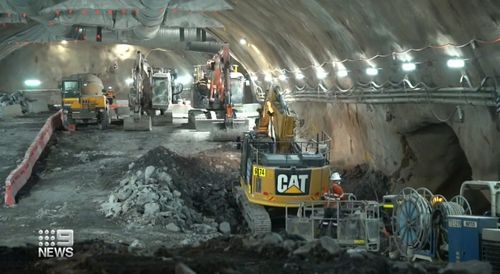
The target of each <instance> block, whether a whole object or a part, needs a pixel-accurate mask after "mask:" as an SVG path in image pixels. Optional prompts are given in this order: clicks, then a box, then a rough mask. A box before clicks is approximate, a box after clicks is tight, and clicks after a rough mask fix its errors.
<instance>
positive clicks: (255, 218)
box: [233, 186, 271, 234]
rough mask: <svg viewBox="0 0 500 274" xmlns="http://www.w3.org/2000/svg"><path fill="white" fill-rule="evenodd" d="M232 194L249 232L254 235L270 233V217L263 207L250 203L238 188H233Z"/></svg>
mask: <svg viewBox="0 0 500 274" xmlns="http://www.w3.org/2000/svg"><path fill="white" fill-rule="evenodd" d="M233 193H234V194H235V198H236V201H237V202H238V205H239V206H240V208H241V211H242V213H243V217H244V218H245V220H246V222H247V223H248V226H249V228H250V230H251V231H252V232H253V233H256V234H262V233H268V232H271V217H270V216H269V213H268V212H267V210H266V209H265V208H264V206H261V205H256V204H252V203H250V201H248V199H247V196H246V195H245V192H244V191H243V189H242V188H241V187H240V186H235V187H234V189H233Z"/></svg>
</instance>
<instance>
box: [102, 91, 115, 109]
mask: <svg viewBox="0 0 500 274" xmlns="http://www.w3.org/2000/svg"><path fill="white" fill-rule="evenodd" d="M104 95H105V96H106V100H107V101H108V104H109V105H110V106H111V105H112V104H113V99H115V98H116V95H115V92H114V91H113V88H112V87H108V90H106V91H105V92H104Z"/></svg>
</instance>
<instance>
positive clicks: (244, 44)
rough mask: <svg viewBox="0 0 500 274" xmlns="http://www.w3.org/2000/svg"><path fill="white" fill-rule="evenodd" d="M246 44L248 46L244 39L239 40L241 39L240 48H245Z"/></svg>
mask: <svg viewBox="0 0 500 274" xmlns="http://www.w3.org/2000/svg"><path fill="white" fill-rule="evenodd" d="M247 44H248V41H247V39H245V38H241V39H240V45H242V46H246V45H247Z"/></svg>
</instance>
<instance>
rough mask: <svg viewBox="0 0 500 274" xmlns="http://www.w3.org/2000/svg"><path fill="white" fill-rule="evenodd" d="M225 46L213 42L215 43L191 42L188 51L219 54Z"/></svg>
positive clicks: (187, 47) (188, 44)
mask: <svg viewBox="0 0 500 274" xmlns="http://www.w3.org/2000/svg"><path fill="white" fill-rule="evenodd" d="M223 45H224V43H220V42H213V41H208V42H198V41H191V42H187V44H186V50H189V51H197V52H208V53H217V52H219V50H220V49H221V48H222V46H223Z"/></svg>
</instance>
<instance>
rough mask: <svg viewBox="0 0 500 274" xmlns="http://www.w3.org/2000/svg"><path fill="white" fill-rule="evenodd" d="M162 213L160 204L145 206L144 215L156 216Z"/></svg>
mask: <svg viewBox="0 0 500 274" xmlns="http://www.w3.org/2000/svg"><path fill="white" fill-rule="evenodd" d="M158 212H160V205H159V204H158V203H147V204H145V205H144V215H146V216H155V215H156V214H157V213H158Z"/></svg>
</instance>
